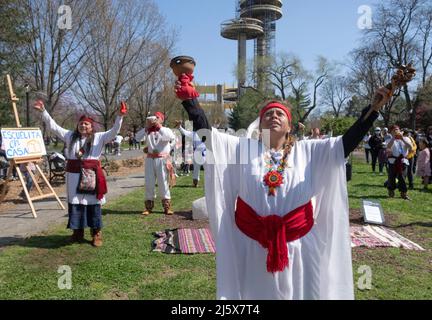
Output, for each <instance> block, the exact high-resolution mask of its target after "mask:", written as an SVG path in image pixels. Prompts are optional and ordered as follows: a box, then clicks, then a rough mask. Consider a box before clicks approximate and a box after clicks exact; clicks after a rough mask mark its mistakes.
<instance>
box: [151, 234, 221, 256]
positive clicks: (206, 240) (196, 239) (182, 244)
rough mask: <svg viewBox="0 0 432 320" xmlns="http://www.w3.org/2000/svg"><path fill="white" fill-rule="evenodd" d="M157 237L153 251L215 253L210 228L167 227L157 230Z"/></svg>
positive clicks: (153, 244)
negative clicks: (163, 229)
mask: <svg viewBox="0 0 432 320" xmlns="http://www.w3.org/2000/svg"><path fill="white" fill-rule="evenodd" d="M154 236H155V237H157V239H155V240H154V241H153V243H152V247H153V251H158V252H164V253H186V254H192V253H215V252H216V250H215V244H214V241H213V237H212V235H211V233H210V230H209V229H207V228H203V229H167V230H165V231H160V232H155V233H154Z"/></svg>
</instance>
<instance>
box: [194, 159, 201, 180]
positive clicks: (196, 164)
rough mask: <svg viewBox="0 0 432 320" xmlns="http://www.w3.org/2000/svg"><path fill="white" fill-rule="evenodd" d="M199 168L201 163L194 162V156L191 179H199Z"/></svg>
mask: <svg viewBox="0 0 432 320" xmlns="http://www.w3.org/2000/svg"><path fill="white" fill-rule="evenodd" d="M200 170H201V165H200V164H198V163H196V161H195V158H194V160H193V179H194V180H199V179H200Z"/></svg>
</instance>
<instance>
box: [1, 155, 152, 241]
mask: <svg viewBox="0 0 432 320" xmlns="http://www.w3.org/2000/svg"><path fill="white" fill-rule="evenodd" d="M142 155H143V152H142V149H141V150H131V151H129V150H124V151H122V154H121V156H114V155H109V156H108V158H109V159H110V160H126V159H134V158H137V157H141V156H142ZM107 183H108V190H109V191H108V194H107V195H106V199H107V201H110V200H114V199H116V198H118V197H120V196H122V195H124V194H127V193H130V192H131V191H133V190H134V189H136V188H141V187H143V186H144V167H143V170H142V173H138V174H131V175H128V176H124V177H123V176H120V177H119V176H117V177H112V176H109V177H107ZM59 197H60V199H61V200H62V202H63V205H64V206H65V207H66V210H62V209H60V207H59V205H58V203H57V201H56V200H55V199H54V198H50V199H43V200H40V201H35V202H34V205H35V208H36V214H37V216H38V217H37V218H36V219H35V218H33V215H32V214H31V210H30V206H29V205H28V204H27V203H22V204H17V205H15V206H14V207H13V208H12V209H8V211H7V212H2V213H1V214H0V248H1V247H4V246H6V245H8V244H11V243H14V242H17V241H19V240H22V239H24V238H28V237H30V236H32V235H36V234H39V233H42V232H44V231H47V230H49V229H50V228H51V227H52V226H56V225H61V224H63V225H64V226H65V227H66V224H67V216H68V215H67V202H66V193H65V192H62V193H60V194H59ZM143 203H144V195H143Z"/></svg>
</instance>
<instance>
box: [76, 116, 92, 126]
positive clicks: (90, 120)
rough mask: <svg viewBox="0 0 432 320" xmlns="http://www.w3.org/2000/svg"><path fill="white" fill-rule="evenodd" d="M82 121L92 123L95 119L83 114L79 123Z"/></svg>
mask: <svg viewBox="0 0 432 320" xmlns="http://www.w3.org/2000/svg"><path fill="white" fill-rule="evenodd" d="M81 121H87V122H90V123H91V124H93V123H94V120H93V119H92V118H90V117H88V116H86V115H84V114H83V115H82V116H81V118H79V120H78V123H80V122H81Z"/></svg>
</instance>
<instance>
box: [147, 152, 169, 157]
mask: <svg viewBox="0 0 432 320" xmlns="http://www.w3.org/2000/svg"><path fill="white" fill-rule="evenodd" d="M167 157H168V153H164V152H162V153H157V152H154V153H147V158H150V159H157V158H167Z"/></svg>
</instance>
